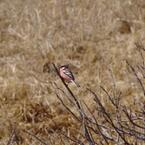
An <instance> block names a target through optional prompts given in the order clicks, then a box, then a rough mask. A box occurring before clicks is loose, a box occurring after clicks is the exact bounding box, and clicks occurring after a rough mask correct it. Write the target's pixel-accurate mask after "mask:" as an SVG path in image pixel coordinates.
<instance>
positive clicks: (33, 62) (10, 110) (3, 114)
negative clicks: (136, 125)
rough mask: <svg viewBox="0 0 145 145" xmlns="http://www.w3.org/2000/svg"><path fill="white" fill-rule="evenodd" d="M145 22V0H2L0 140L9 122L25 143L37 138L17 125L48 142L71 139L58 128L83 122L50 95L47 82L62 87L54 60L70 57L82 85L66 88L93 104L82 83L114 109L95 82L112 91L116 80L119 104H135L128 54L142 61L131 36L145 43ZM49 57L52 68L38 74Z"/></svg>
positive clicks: (139, 97)
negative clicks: (60, 132)
mask: <svg viewBox="0 0 145 145" xmlns="http://www.w3.org/2000/svg"><path fill="white" fill-rule="evenodd" d="M144 26H145V1H144V0H126V1H122V0H117V1H116V0H109V1H108V0H105V1H104V0H96V1H94V0H83V1H82V0H71V1H67V0H59V1H57V0H43V1H41V0H37V1H36V0H31V1H30V0H25V1H23V0H14V1H10V0H1V1H0V70H1V71H0V90H1V93H0V144H1V145H6V144H7V142H8V140H9V137H10V134H11V132H12V128H13V127H14V126H15V127H16V130H17V131H18V133H17V134H19V135H18V138H19V139H18V140H19V144H23V145H27V144H39V142H38V141H37V140H35V139H34V138H33V137H32V136H30V135H29V134H28V133H25V132H22V130H27V131H30V132H33V134H35V135H37V136H39V137H40V138H43V139H44V140H46V141H48V143H50V144H53V145H57V144H58V145H61V144H71V143H70V142H69V141H68V140H67V139H66V138H65V137H61V135H59V131H67V133H68V134H69V135H70V136H79V132H80V126H79V125H80V124H79V123H77V121H76V120H74V118H73V117H72V116H71V115H70V114H69V113H68V112H67V111H66V109H64V107H63V106H62V104H61V103H60V102H59V100H58V99H57V97H56V95H55V90H54V87H53V85H52V83H54V82H56V83H57V85H58V86H60V88H61V87H62V82H61V81H60V80H59V78H58V76H56V74H55V72H54V69H53V67H52V66H51V63H55V64H57V65H61V64H65V63H69V64H70V66H71V68H72V70H73V71H74V72H75V74H76V78H77V80H78V82H79V83H80V85H81V88H80V89H77V88H76V87H75V86H70V87H71V89H72V90H73V92H74V93H75V94H76V95H77V96H79V100H83V101H85V102H87V105H88V106H91V109H92V111H93V110H95V107H96V106H95V104H94V102H93V99H91V96H90V94H89V93H88V92H87V91H86V88H87V87H89V88H91V89H93V90H95V92H96V93H99V94H100V98H101V101H102V102H103V104H104V105H106V107H108V109H109V110H110V111H111V112H113V111H114V110H113V108H112V107H111V106H110V104H109V103H108V101H107V99H106V95H105V94H104V92H103V91H101V89H100V85H101V86H104V87H105V88H106V89H107V91H108V92H109V93H112V92H113V88H114V84H115V87H116V91H117V92H119V91H121V92H122V96H121V103H122V104H123V105H126V106H128V107H131V108H132V109H133V110H138V109H139V107H140V103H141V102H144V101H145V98H144V94H143V91H142V88H141V87H140V85H139V83H138V81H137V80H136V78H135V76H134V75H133V73H132V71H131V70H130V69H128V66H127V64H126V62H125V60H128V61H129V62H130V64H131V65H133V66H134V67H136V66H137V65H138V64H142V61H143V59H144V58H145V53H144V51H142V50H141V51H139V50H138V49H137V47H136V45H135V43H140V42H141V43H142V44H143V45H144V43H145V41H144V38H145V33H144V32H145V27H144ZM140 52H142V53H140ZM46 62H48V64H50V67H49V71H48V73H43V71H42V70H43V65H44V64H45V63H46ZM143 73H144V72H143ZM138 75H139V77H140V79H142V81H143V85H145V82H144V81H145V79H144V78H143V76H142V74H140V73H139V72H138ZM60 95H61V96H63V94H60ZM64 101H66V102H65V103H66V104H68V105H69V106H70V108H71V109H72V110H73V111H74V112H76V110H75V107H74V106H73V105H72V104H69V101H67V100H65V99H64ZM134 102H135V105H134ZM134 106H135V107H134ZM79 138H82V137H79ZM97 140H99V139H98V138H97Z"/></svg>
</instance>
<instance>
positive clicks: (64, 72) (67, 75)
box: [59, 65, 80, 87]
mask: <svg viewBox="0 0 145 145" xmlns="http://www.w3.org/2000/svg"><path fill="white" fill-rule="evenodd" d="M59 74H60V76H61V78H62V79H63V80H64V81H66V82H67V83H74V84H75V85H76V86H77V87H80V85H79V84H78V83H77V82H76V81H75V77H74V75H73V73H72V71H71V70H70V68H69V65H62V66H60V67H59Z"/></svg>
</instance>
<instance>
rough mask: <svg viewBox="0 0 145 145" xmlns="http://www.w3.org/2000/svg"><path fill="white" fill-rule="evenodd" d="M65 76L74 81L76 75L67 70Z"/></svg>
mask: <svg viewBox="0 0 145 145" xmlns="http://www.w3.org/2000/svg"><path fill="white" fill-rule="evenodd" d="M64 74H65V75H67V76H68V77H70V78H71V79H72V80H74V75H73V73H72V72H71V71H70V70H65V72H64Z"/></svg>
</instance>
